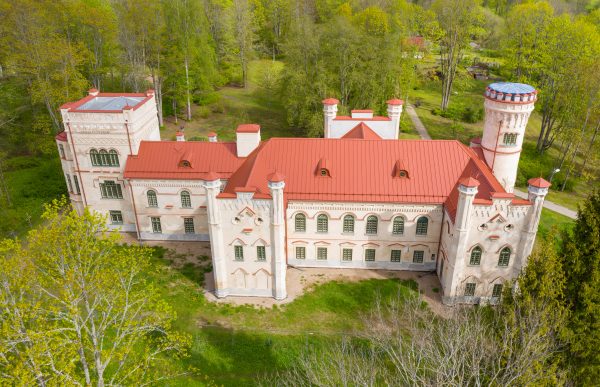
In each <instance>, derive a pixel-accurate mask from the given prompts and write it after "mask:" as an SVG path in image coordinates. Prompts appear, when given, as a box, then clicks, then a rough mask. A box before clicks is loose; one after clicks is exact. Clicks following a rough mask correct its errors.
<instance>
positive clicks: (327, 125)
mask: <svg viewBox="0 0 600 387" xmlns="http://www.w3.org/2000/svg"><path fill="white" fill-rule="evenodd" d="M338 103H339V101H338V100H337V99H335V98H328V99H325V100H323V133H324V136H325V138H331V127H332V126H333V120H334V118H335V117H336V116H337V110H338V109H337V104H338Z"/></svg>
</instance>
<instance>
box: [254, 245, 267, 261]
mask: <svg viewBox="0 0 600 387" xmlns="http://www.w3.org/2000/svg"><path fill="white" fill-rule="evenodd" d="M256 259H257V260H259V261H266V260H267V252H266V250H265V246H256Z"/></svg>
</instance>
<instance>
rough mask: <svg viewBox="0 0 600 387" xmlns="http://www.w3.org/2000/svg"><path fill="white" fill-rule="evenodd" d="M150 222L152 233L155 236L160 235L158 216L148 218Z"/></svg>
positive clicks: (160, 228) (160, 227)
mask: <svg viewBox="0 0 600 387" xmlns="http://www.w3.org/2000/svg"><path fill="white" fill-rule="evenodd" d="M150 220H151V221H152V232H153V233H155V234H160V233H162V225H161V224H160V218H159V217H158V216H153V217H151V218H150Z"/></svg>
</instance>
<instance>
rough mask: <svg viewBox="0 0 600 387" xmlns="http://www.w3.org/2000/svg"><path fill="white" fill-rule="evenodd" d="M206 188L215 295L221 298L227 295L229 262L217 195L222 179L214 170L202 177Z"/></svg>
mask: <svg viewBox="0 0 600 387" xmlns="http://www.w3.org/2000/svg"><path fill="white" fill-rule="evenodd" d="M202 180H204V188H205V189H206V204H207V205H206V211H207V215H208V232H209V235H210V250H211V254H212V264H213V275H214V280H215V295H216V296H217V297H219V298H221V297H227V296H228V295H229V289H228V287H227V285H228V283H227V278H228V273H227V262H226V257H225V250H224V248H225V244H224V242H223V224H222V220H221V211H220V209H219V203H218V199H217V195H218V194H219V192H220V189H221V180H220V179H219V176H218V175H217V174H216V173H214V172H208V173H207V174H206V176H205V177H204V178H203V179H202Z"/></svg>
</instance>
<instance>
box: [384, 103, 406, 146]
mask: <svg viewBox="0 0 600 387" xmlns="http://www.w3.org/2000/svg"><path fill="white" fill-rule="evenodd" d="M403 104H404V101H402V100H401V99H390V100H389V101H387V105H388V108H387V112H388V117H389V118H390V119H391V120H392V125H393V126H394V131H395V137H394V138H395V139H397V138H398V136H399V135H400V115H401V114H402V105H403Z"/></svg>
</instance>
